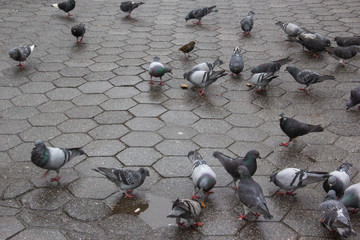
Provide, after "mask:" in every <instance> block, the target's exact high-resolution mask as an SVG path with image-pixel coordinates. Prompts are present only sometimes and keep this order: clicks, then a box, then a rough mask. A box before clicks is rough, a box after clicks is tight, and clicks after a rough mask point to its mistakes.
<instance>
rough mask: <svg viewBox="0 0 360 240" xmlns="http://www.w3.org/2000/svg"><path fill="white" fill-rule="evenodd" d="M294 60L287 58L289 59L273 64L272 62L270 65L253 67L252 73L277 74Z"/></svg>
mask: <svg viewBox="0 0 360 240" xmlns="http://www.w3.org/2000/svg"><path fill="white" fill-rule="evenodd" d="M291 61H292V59H291V58H290V57H287V58H282V59H279V60H276V61H273V62H270V63H263V64H261V65H259V66H257V67H253V68H252V69H251V72H252V73H268V72H273V73H275V72H277V71H279V70H280V68H281V67H282V66H283V65H285V64H287V63H289V62H291Z"/></svg>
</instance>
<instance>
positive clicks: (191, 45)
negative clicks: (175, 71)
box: [179, 41, 197, 57]
mask: <svg viewBox="0 0 360 240" xmlns="http://www.w3.org/2000/svg"><path fill="white" fill-rule="evenodd" d="M195 44H197V42H195V41H190V42H189V43H187V44H185V45H184V46H182V47H181V48H179V51H182V52H183V53H184V54H185V57H186V54H188V56H189V57H190V52H191V51H192V50H193V49H194V47H195Z"/></svg>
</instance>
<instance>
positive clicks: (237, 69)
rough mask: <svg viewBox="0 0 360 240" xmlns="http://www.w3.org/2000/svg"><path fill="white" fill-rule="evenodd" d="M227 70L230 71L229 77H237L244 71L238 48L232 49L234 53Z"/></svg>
mask: <svg viewBox="0 0 360 240" xmlns="http://www.w3.org/2000/svg"><path fill="white" fill-rule="evenodd" d="M229 68H230V71H231V74H230V75H231V76H233V75H234V74H235V75H238V74H240V73H241V72H242V70H243V69H244V60H243V58H242V56H241V51H240V48H239V47H236V48H235V49H234V53H233V54H232V56H231V58H230V64H229Z"/></svg>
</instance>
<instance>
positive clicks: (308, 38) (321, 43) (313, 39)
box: [287, 28, 331, 57]
mask: <svg viewBox="0 0 360 240" xmlns="http://www.w3.org/2000/svg"><path fill="white" fill-rule="evenodd" d="M287 41H290V42H294V41H295V42H297V43H300V44H301V45H302V46H303V48H306V49H307V50H309V51H310V52H311V53H312V54H313V56H314V57H319V56H318V55H317V54H316V53H317V52H321V51H324V50H325V47H330V46H331V42H330V40H329V39H328V38H326V37H325V36H323V35H321V34H319V33H314V32H310V31H308V30H307V29H305V28H304V31H303V32H302V33H300V35H299V36H298V37H297V38H296V39H295V40H293V39H288V40H287Z"/></svg>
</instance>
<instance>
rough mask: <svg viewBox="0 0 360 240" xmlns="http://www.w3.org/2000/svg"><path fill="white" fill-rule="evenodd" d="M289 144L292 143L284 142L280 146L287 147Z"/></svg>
mask: <svg viewBox="0 0 360 240" xmlns="http://www.w3.org/2000/svg"><path fill="white" fill-rule="evenodd" d="M289 144H290V141H288V142H284V143H282V144H280V146H282V147H287V146H288V145H289Z"/></svg>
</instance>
